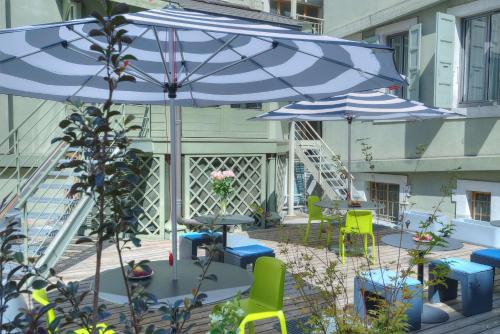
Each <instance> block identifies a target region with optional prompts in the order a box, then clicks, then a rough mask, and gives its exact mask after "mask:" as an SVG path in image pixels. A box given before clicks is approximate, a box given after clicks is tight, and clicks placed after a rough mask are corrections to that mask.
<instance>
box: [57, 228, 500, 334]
mask: <svg viewBox="0 0 500 334" xmlns="http://www.w3.org/2000/svg"><path fill="white" fill-rule="evenodd" d="M304 229H305V226H304V225H303V224H291V225H285V226H284V227H278V228H273V229H266V230H255V231H250V232H248V235H249V236H250V237H252V238H255V239H259V240H260V241H261V242H262V243H263V244H265V245H267V246H269V247H271V248H273V249H275V250H278V244H279V243H280V242H281V241H283V240H285V239H286V238H288V239H289V240H291V241H292V242H296V243H297V244H298V243H299V242H300V240H301V239H302V236H303V231H304ZM316 233H317V225H313V228H312V229H311V236H312V238H311V239H314V237H315V236H316ZM388 233H394V230H391V229H389V228H386V227H379V228H377V229H376V235H377V239H378V240H379V242H378V245H377V249H378V252H379V255H380V256H379V258H380V260H381V264H382V265H384V266H388V267H394V266H395V264H394V263H392V262H393V261H395V260H396V258H397V256H398V253H399V250H398V249H397V248H395V247H391V246H387V245H384V244H383V243H381V242H380V238H381V237H382V236H383V235H385V234H388ZM322 244H323V243H322V242H321V243H318V242H315V243H312V244H311V245H310V247H313V249H314V250H315V252H318V254H320V255H321V256H331V257H332V258H333V257H336V255H335V254H334V253H333V252H330V253H329V254H328V255H326V254H325V251H324V250H323V249H322V248H321V245H322ZM334 244H337V243H336V235H335V236H334ZM170 248H171V244H170V242H168V241H144V242H143V246H142V247H141V248H137V249H133V250H130V251H127V253H126V254H125V256H126V259H127V260H129V259H135V260H140V259H149V260H165V259H167V256H168V253H169V251H170ZM479 248H480V247H478V246H475V245H470V244H465V245H464V247H463V248H462V249H460V250H456V251H450V252H439V253H436V254H432V255H431V256H429V258H430V259H432V258H436V257H448V256H453V257H460V258H464V259H468V258H469V255H470V253H471V252H472V251H473V250H475V249H479ZM277 257H279V258H283V257H284V256H283V255H282V254H279V253H278V251H277ZM408 258H409V257H408V255H407V253H406V251H404V250H403V251H402V252H401V259H402V261H403V263H407V261H408ZM357 261H361V260H360V259H357V258H349V260H348V261H346V264H345V265H342V266H341V269H342V270H343V271H344V273H345V274H346V275H347V276H348V282H349V284H350V285H349V286H348V289H349V294H350V296H351V298H352V281H353V279H352V278H353V276H354V270H353V268H354V266H355V265H356V262H357ZM316 262H317V266H318V268H320V267H321V266H322V264H321V262H320V261H316ZM94 266H95V257H94V256H93V252H91V251H90V250H89V246H88V245H85V246H84V245H78V247H77V246H74V247H72V248H71V249H70V250H68V251H67V254H65V257H64V258H63V259H62V260H61V262H60V263H59V264H58V269H60V272H61V274H62V276H63V277H64V278H65V279H66V280H79V281H81V282H82V283H81V284H82V285H83V286H88V284H90V282H91V280H92V277H93V274H94V273H93V270H94ZM117 266H118V260H117V258H116V252H115V249H114V247H113V246H110V247H108V248H106V250H105V253H104V257H103V269H104V270H105V269H109V268H114V267H117ZM426 275H427V274H426ZM89 302H90V299H89ZM440 307H442V308H443V309H445V310H446V311H447V312H448V313H449V314H450V320H449V321H448V322H446V323H443V324H439V325H423V327H422V329H421V330H420V331H417V332H416V333H425V334H444V333H453V334H473V333H500V272H499V271H498V270H497V275H496V280H495V291H494V298H493V307H494V309H493V311H491V312H488V313H483V314H480V315H476V316H472V317H467V318H466V317H463V316H462V315H461V314H460V302H459V301H453V302H450V303H448V304H446V305H445V304H440ZM120 308H121V306H118V305H112V304H109V309H110V310H111V311H112V312H113V316H112V317H111V318H110V319H108V320H107V321H106V322H107V323H108V324H113V325H117V326H119V318H118V317H119V311H120ZM210 310H211V306H204V307H202V308H200V309H197V310H196V311H195V312H194V314H193V316H192V321H193V322H194V323H195V324H196V325H195V327H194V328H193V330H192V331H191V333H206V332H207V330H208V325H207V324H208V317H207V315H208V314H209V312H210ZM304 312H305V310H304V304H303V302H302V300H301V298H300V296H299V295H298V293H297V292H296V291H295V290H294V288H293V282H292V279H291V278H290V277H287V280H286V292H285V314H286V317H287V321H290V320H293V319H296V318H299V317H303V316H304V314H305V313H304ZM147 322H148V323H153V322H154V323H158V325H160V326H161V322H160V319H159V316H157V315H151V317H149V318H148V319H147ZM118 328H119V327H118ZM256 332H257V333H279V330H278V327H277V326H276V322H275V321H263V322H259V323H257V326H256Z"/></svg>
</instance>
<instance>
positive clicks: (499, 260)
mask: <svg viewBox="0 0 500 334" xmlns="http://www.w3.org/2000/svg"><path fill="white" fill-rule="evenodd" d="M470 260H471V262H476V263H481V264H485V265H487V266H491V267H494V268H500V249H495V248H489V249H480V250H477V251H474V252H472V254H471V255H470ZM493 279H495V271H494V270H493Z"/></svg>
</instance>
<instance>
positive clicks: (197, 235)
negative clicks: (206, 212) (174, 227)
mask: <svg viewBox="0 0 500 334" xmlns="http://www.w3.org/2000/svg"><path fill="white" fill-rule="evenodd" d="M221 235H222V233H220V232H215V233H212V237H213V236H215V237H219V236H221ZM181 237H182V238H186V239H188V240H193V241H202V240H205V239H207V238H209V232H188V233H184V234H183V235H181Z"/></svg>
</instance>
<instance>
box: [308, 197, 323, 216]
mask: <svg viewBox="0 0 500 334" xmlns="http://www.w3.org/2000/svg"><path fill="white" fill-rule="evenodd" d="M320 200H321V199H320V198H319V197H318V196H309V197H307V213H308V214H309V219H310V220H321V219H322V217H323V214H322V213H321V208H320V207H319V206H316V205H314V203H316V202H319V201H320Z"/></svg>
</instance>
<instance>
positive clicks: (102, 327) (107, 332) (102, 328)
mask: <svg viewBox="0 0 500 334" xmlns="http://www.w3.org/2000/svg"><path fill="white" fill-rule="evenodd" d="M31 296H32V297H33V300H34V301H36V302H37V303H38V304H40V305H42V306H47V305H49V304H50V301H49V297H48V296H47V292H46V291H45V290H44V289H37V290H33V292H32V293H31ZM46 318H47V327H48V326H50V324H51V323H52V321H54V320H55V319H56V313H55V312H54V309H52V308H51V309H49V310H48V311H47V313H46ZM107 327H108V326H107V325H106V324H97V328H99V334H115V331H113V330H112V329H106V328H107ZM49 333H52V334H53V333H57V331H54V332H49ZM74 333H75V334H90V332H89V331H88V330H87V329H85V328H80V329H77V330H75V331H74Z"/></svg>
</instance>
